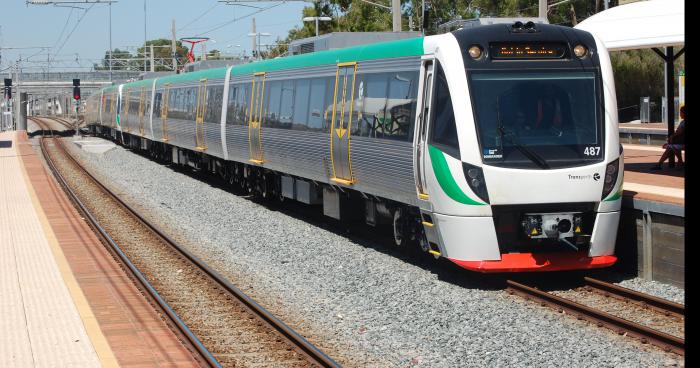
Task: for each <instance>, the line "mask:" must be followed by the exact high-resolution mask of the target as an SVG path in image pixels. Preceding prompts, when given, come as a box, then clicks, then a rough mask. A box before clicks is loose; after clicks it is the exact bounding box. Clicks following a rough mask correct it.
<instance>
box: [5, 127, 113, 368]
mask: <svg viewBox="0 0 700 368" xmlns="http://www.w3.org/2000/svg"><path fill="white" fill-rule="evenodd" d="M0 141H5V142H7V141H11V142H12V145H11V146H10V147H7V144H3V145H0V367H32V366H34V367H99V366H101V363H100V360H99V358H98V355H97V353H96V352H95V348H94V347H93V343H92V342H91V340H90V338H89V337H88V334H87V332H86V330H85V325H84V324H83V320H81V316H80V313H79V311H78V308H77V307H76V304H75V302H74V300H73V297H72V295H71V292H70V290H69V288H68V286H67V285H66V283H65V281H64V277H63V275H62V273H61V269H60V267H59V265H58V264H57V262H56V260H55V258H54V251H53V250H52V249H51V248H52V247H51V245H50V244H49V241H48V239H47V234H46V232H45V228H44V226H42V223H41V220H40V216H39V215H38V214H37V209H36V208H35V207H34V203H33V201H32V198H31V194H30V192H29V190H28V189H27V183H26V181H25V178H24V171H23V169H22V166H21V163H20V160H19V157H18V154H17V152H18V151H17V149H16V147H17V145H16V135H15V133H14V132H4V133H0Z"/></svg>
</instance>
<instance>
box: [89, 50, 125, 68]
mask: <svg viewBox="0 0 700 368" xmlns="http://www.w3.org/2000/svg"><path fill="white" fill-rule="evenodd" d="M133 57H134V56H133V55H131V53H130V52H129V51H126V50H120V49H118V48H116V49H114V50H112V70H132V69H131V67H132V66H131V65H130V62H131V59H132V58H133ZM109 59H110V57H109V50H108V51H105V56H104V58H103V59H102V63H101V64H93V68H94V69H95V70H109Z"/></svg>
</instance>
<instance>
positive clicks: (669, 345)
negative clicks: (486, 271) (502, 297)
mask: <svg viewBox="0 0 700 368" xmlns="http://www.w3.org/2000/svg"><path fill="white" fill-rule="evenodd" d="M506 282H507V285H508V290H509V292H510V293H514V294H518V295H520V296H522V297H524V298H525V299H526V300H530V299H534V300H536V301H539V302H540V303H541V304H542V305H549V306H552V307H554V308H555V309H557V310H559V311H560V312H564V311H567V312H568V313H569V314H572V315H575V316H576V317H577V318H578V319H584V320H588V321H590V322H593V323H595V324H596V325H597V326H599V327H607V328H609V329H611V330H613V331H615V332H617V333H618V334H620V335H624V334H627V335H631V336H635V337H637V338H639V339H640V340H641V341H642V343H647V342H649V343H651V344H653V345H656V346H659V347H661V348H663V349H664V350H666V351H673V352H675V353H677V354H680V355H685V340H684V339H682V338H679V337H676V336H673V335H669V334H667V333H664V332H661V331H657V330H654V329H651V328H649V327H646V326H644V325H641V324H639V323H636V322H632V321H628V320H626V319H624V318H620V317H617V316H614V315H612V314H609V313H606V312H603V311H600V310H597V309H594V308H591V307H588V306H586V305H583V304H579V303H576V302H574V301H572V300H569V299H565V298H562V297H559V296H557V295H554V294H552V293H548V292H546V291H542V290H539V289H536V288H534V287H531V286H527V285H523V284H521V283H519V282H516V281H513V280H507V281H506Z"/></svg>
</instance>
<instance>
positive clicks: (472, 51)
mask: <svg viewBox="0 0 700 368" xmlns="http://www.w3.org/2000/svg"><path fill="white" fill-rule="evenodd" d="M482 53H483V50H482V49H481V46H479V45H473V46H471V47H470V48H469V56H470V57H471V58H472V59H478V58H480V57H481V54H482Z"/></svg>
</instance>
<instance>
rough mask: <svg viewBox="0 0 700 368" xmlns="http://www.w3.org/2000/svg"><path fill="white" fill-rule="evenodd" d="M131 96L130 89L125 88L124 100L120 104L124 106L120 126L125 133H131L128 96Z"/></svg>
mask: <svg viewBox="0 0 700 368" xmlns="http://www.w3.org/2000/svg"><path fill="white" fill-rule="evenodd" d="M130 94H131V89H129V88H127V89H126V92H124V100H123V101H122V104H123V106H124V109H123V110H124V121H123V122H122V125H123V126H124V128H125V130H126V132H127V133H131V127H130V126H129V107H130V106H129V105H130V103H129V95H130Z"/></svg>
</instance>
